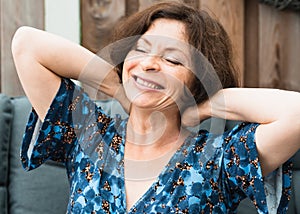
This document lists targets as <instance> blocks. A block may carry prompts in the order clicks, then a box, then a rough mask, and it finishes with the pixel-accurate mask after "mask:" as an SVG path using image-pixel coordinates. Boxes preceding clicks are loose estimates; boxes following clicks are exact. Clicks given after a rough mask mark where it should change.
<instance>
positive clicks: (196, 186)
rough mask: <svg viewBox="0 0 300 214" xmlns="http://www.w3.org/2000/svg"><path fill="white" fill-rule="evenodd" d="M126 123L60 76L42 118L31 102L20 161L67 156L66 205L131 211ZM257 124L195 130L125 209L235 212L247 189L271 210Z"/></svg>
mask: <svg viewBox="0 0 300 214" xmlns="http://www.w3.org/2000/svg"><path fill="white" fill-rule="evenodd" d="M126 124H127V120H126V119H125V120H123V119H121V118H120V117H119V116H115V117H110V116H109V115H107V114H106V113H104V112H103V111H102V109H101V108H100V107H98V106H97V105H96V104H95V103H94V102H93V101H92V100H91V99H90V98H89V97H88V95H87V94H86V93H84V92H83V90H82V89H81V88H80V87H79V86H76V85H75V84H74V83H73V82H72V81H71V80H69V79H62V82H61V86H60V88H59V90H58V92H57V95H56V97H55V98H54V100H53V102H52V104H51V106H50V109H49V111H48V113H47V116H46V118H45V120H44V122H43V123H42V124H41V125H40V126H39V122H38V116H37V114H36V113H35V111H34V109H33V111H32V113H31V114H30V118H29V121H28V124H27V127H26V132H25V135H24V139H23V143H22V148H21V161H22V164H23V167H24V168H25V169H26V170H31V169H34V168H37V167H38V166H40V165H41V164H43V163H44V162H45V161H46V160H48V159H52V160H54V161H59V162H62V163H64V165H65V166H66V169H67V175H68V179H69V182H70V199H69V203H68V209H67V210H68V211H67V212H68V213H126V212H127V211H126V194H125V185H124V183H125V181H124V148H125V143H124V142H125V141H124V139H125V134H126V132H125V131H126ZM257 126H258V124H251V123H241V124H240V125H238V126H236V127H235V128H234V129H233V130H230V131H228V132H225V133H223V134H220V135H216V134H211V133H209V132H208V131H205V130H200V131H199V132H198V133H196V134H191V135H190V136H189V137H187V138H186V140H185V142H184V143H183V145H182V146H181V147H180V148H179V149H178V150H177V151H176V152H175V154H174V155H173V156H172V157H171V159H170V161H169V163H168V164H167V165H166V166H165V168H164V169H163V170H162V172H161V173H160V174H159V176H158V178H157V179H156V181H155V182H153V184H152V185H151V187H150V188H149V189H148V190H147V191H146V193H145V194H144V195H143V196H142V197H141V198H140V199H139V200H138V201H137V202H136V203H135V204H134V206H133V207H132V208H131V209H130V210H129V212H128V213H147V214H148V213H236V208H237V206H238V205H239V203H240V201H241V200H243V199H244V198H246V197H249V198H250V199H251V200H252V201H253V203H254V205H255V206H256V208H257V210H258V212H259V213H268V206H267V193H266V191H265V181H264V178H263V177H262V173H261V166H260V162H259V160H258V154H257V150H256V145H255V130H256V128H257ZM281 172H282V173H281V177H280V179H279V180H280V182H279V183H280V185H281V186H280V187H279V188H281V191H279V192H280V193H281V194H280V195H279V196H278V197H277V201H278V202H277V205H276V209H277V212H278V213H285V212H286V210H287V204H288V200H289V197H290V188H291V164H290V162H287V163H285V164H283V166H282V170H281ZM277 192H278V191H277Z"/></svg>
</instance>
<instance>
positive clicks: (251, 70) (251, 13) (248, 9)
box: [244, 0, 259, 87]
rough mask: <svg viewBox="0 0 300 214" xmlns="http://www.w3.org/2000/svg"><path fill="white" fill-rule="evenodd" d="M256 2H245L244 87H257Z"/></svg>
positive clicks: (256, 0) (257, 14)
mask: <svg viewBox="0 0 300 214" xmlns="http://www.w3.org/2000/svg"><path fill="white" fill-rule="evenodd" d="M258 16H259V13H258V0H252V1H245V28H244V30H245V40H244V42H245V49H244V52H245V58H244V60H245V61H244V66H245V68H244V71H245V72H244V86H245V87H258V85H259V71H258V43H259V41H258Z"/></svg>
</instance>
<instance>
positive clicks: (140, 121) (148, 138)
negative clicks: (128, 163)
mask: <svg viewBox="0 0 300 214" xmlns="http://www.w3.org/2000/svg"><path fill="white" fill-rule="evenodd" d="M181 135H182V129H181V123H180V113H179V110H178V109H175V108H173V109H171V108H169V109H167V110H164V111H159V110H156V111H153V110H145V109H140V108H138V107H135V106H132V109H131V112H130V117H129V121H128V125H127V136H126V147H127V149H126V151H127V156H128V158H133V159H147V157H149V158H150V159H151V158H155V157H158V156H160V155H164V154H165V153H166V152H169V151H170V150H173V149H177V148H178V146H179V145H181V143H182V142H183V141H182V139H181V138H182V137H181Z"/></svg>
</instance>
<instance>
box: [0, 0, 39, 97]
mask: <svg viewBox="0 0 300 214" xmlns="http://www.w3.org/2000/svg"><path fill="white" fill-rule="evenodd" d="M0 4H1V6H0V23H1V25H0V34H1V36H0V52H1V59H0V60H1V66H0V68H1V73H0V74H1V92H2V93H5V94H7V95H10V96H18V95H22V94H24V92H23V89H22V87H21V85H20V82H19V79H18V76H17V73H16V71H15V66H14V63H13V59H12V54H11V39H12V37H13V34H14V32H15V31H16V30H17V28H18V27H20V26H22V25H29V26H33V27H36V28H40V29H43V28H44V1H36V0H26V1H23V0H10V1H7V0H0ZM28 42H29V43H30V42H31V41H28Z"/></svg>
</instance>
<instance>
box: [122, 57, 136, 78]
mask: <svg viewBox="0 0 300 214" xmlns="http://www.w3.org/2000/svg"><path fill="white" fill-rule="evenodd" d="M137 65H138V62H137V60H132V59H127V58H126V59H125V61H124V64H123V72H122V81H123V82H126V81H127V80H128V78H129V76H130V72H131V71H132V69H133V68H134V67H136V66H137Z"/></svg>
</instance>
